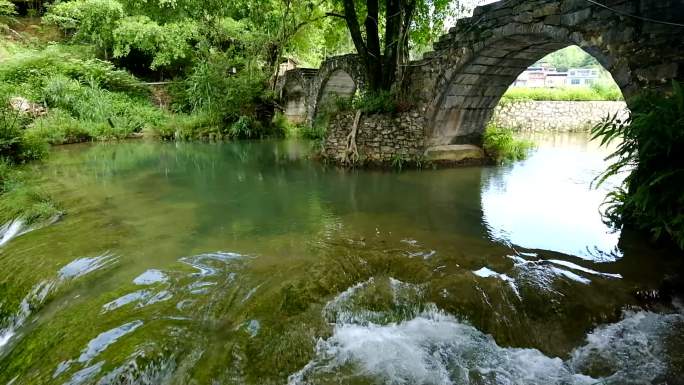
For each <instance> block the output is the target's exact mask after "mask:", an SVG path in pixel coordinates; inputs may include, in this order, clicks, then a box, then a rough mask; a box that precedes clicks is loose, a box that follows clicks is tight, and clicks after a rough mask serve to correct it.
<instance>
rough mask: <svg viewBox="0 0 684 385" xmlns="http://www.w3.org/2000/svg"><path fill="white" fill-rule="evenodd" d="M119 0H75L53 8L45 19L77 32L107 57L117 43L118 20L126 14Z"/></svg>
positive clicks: (64, 28)
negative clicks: (115, 31) (115, 42)
mask: <svg viewBox="0 0 684 385" xmlns="http://www.w3.org/2000/svg"><path fill="white" fill-rule="evenodd" d="M124 15H125V14H124V9H123V6H122V5H121V3H119V2H118V1H116V0H73V1H66V2H62V3H57V4H55V5H53V6H52V7H50V9H49V11H48V13H47V14H46V15H45V16H44V17H43V21H44V22H46V23H51V24H55V25H57V26H59V27H60V28H61V29H63V30H65V31H69V32H71V33H73V34H74V38H75V39H77V40H79V41H83V42H86V43H92V44H94V45H95V46H97V47H98V48H99V49H101V50H102V51H104V53H105V56H107V54H108V51H109V49H110V47H112V46H113V45H114V44H113V43H114V28H115V26H116V22H117V21H119V20H120V19H122V18H123V17H124Z"/></svg>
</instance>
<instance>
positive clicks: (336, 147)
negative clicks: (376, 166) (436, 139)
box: [323, 112, 425, 163]
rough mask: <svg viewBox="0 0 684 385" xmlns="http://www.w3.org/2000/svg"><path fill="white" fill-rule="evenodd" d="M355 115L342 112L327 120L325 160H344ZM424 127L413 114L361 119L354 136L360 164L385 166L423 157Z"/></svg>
mask: <svg viewBox="0 0 684 385" xmlns="http://www.w3.org/2000/svg"><path fill="white" fill-rule="evenodd" d="M354 115H355V113H354V112H345V113H340V114H338V115H337V116H335V117H334V118H331V119H330V122H329V124H328V134H327V136H326V140H325V145H324V149H323V156H324V157H325V158H327V159H330V160H334V161H338V162H339V161H340V160H342V159H344V157H345V151H346V148H347V146H346V143H347V136H348V135H349V133H350V131H351V129H352V126H353V125H354ZM424 124H425V122H424V118H423V117H421V116H420V114H418V113H415V112H413V113H409V112H406V113H401V114H396V115H394V116H389V115H366V116H362V117H361V120H360V122H359V127H358V130H357V134H356V146H357V148H358V152H359V156H360V157H361V159H360V161H361V162H362V163H388V162H390V161H392V160H393V159H396V158H401V159H415V158H416V157H420V156H422V154H423V152H424V150H425V131H424V128H423V127H424Z"/></svg>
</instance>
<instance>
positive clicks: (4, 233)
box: [0, 219, 26, 246]
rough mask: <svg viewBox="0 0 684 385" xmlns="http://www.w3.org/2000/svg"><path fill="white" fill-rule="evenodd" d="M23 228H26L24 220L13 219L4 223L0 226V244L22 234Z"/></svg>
mask: <svg viewBox="0 0 684 385" xmlns="http://www.w3.org/2000/svg"><path fill="white" fill-rule="evenodd" d="M24 230H26V228H25V227H24V221H23V220H21V219H15V220H13V221H10V222H7V223H5V224H4V225H3V226H2V227H0V246H2V245H4V244H6V243H7V242H9V241H11V240H12V239H13V238H16V237H18V236H20V235H21V234H23V231H24Z"/></svg>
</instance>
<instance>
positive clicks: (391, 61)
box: [382, 0, 402, 90]
mask: <svg viewBox="0 0 684 385" xmlns="http://www.w3.org/2000/svg"><path fill="white" fill-rule="evenodd" d="M401 16H402V15H401V1H400V0H387V12H386V16H385V19H386V21H385V50H384V55H383V58H382V62H383V68H382V71H383V73H382V75H383V76H382V88H383V89H384V90H389V89H390V88H391V87H392V85H393V84H394V80H395V78H396V73H397V55H398V52H399V44H400V37H401V36H400V34H401V27H402V17H401Z"/></svg>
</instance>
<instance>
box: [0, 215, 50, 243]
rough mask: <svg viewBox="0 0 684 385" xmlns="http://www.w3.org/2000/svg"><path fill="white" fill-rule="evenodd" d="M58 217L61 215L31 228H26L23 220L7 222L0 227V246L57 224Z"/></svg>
mask: <svg viewBox="0 0 684 385" xmlns="http://www.w3.org/2000/svg"><path fill="white" fill-rule="evenodd" d="M60 217H61V214H58V215H55V216H54V217H52V218H50V219H49V220H47V221H45V222H43V223H40V224H37V225H33V226H26V222H24V220H23V219H21V218H17V219H14V220H12V221H9V222H7V223H5V224H4V225H2V226H0V246H3V245H5V244H6V243H8V242H9V241H11V240H12V239H14V238H16V237H19V236H22V235H24V234H26V233H29V232H31V231H34V230H38V229H41V228H43V227H45V226H49V225H51V224H53V223H55V222H57V221H58V220H59V218H60Z"/></svg>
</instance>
